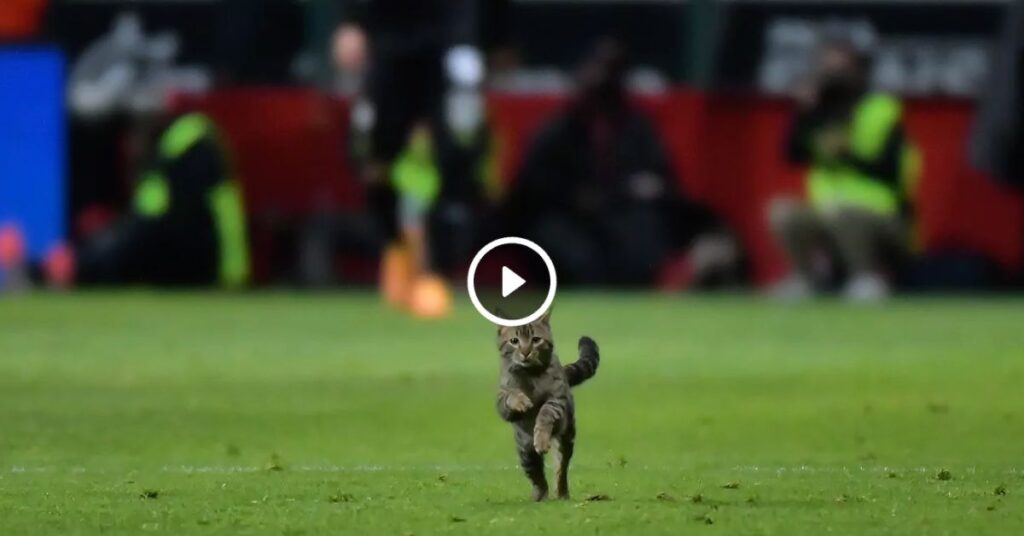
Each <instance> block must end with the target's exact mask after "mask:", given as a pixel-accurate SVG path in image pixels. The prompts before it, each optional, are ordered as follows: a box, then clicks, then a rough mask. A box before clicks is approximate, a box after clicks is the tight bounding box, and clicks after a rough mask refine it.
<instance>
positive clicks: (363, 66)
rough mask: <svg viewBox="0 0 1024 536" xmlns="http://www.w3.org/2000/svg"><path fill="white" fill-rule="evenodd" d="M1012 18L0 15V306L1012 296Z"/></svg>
mask: <svg viewBox="0 0 1024 536" xmlns="http://www.w3.org/2000/svg"><path fill="white" fill-rule="evenodd" d="M1020 11H1021V10H1020V8H1019V3H1018V2H1013V1H1007V0H972V1H945V0H918V1H908V0H893V1H884V0H871V1H856V0H853V1H818V2H812V1H769V0H760V1H758V0H735V1H725V0H721V1H715V0H690V1H683V0H619V1H616V0H590V1H588V0H505V1H491V0H480V1H476V2H474V1H462V0H460V1H451V2H430V1H423V2H416V1H410V0H405V1H402V0H377V1H357V0H348V1H346V0H189V1H181V0H178V1H171V0H130V1H129V0H4V1H3V2H0V265H2V270H0V274H2V275H0V280H2V282H0V285H3V286H4V288H6V289H8V290H11V289H22V288H27V287H30V286H40V285H48V286H53V287H58V288H70V287H75V286H91V285H103V286H111V285H114V286H116V285H135V284H147V285H175V286H178V285H187V286H210V287H215V286H220V287H230V288H239V287H266V286H291V287H312V288H329V287H336V286H371V285H377V284H380V285H381V288H382V291H383V292H384V293H385V296H386V297H387V298H388V299H389V300H391V301H393V302H394V303H396V304H398V305H403V306H408V307H409V308H410V309H411V310H412V311H413V312H414V313H417V314H419V315H422V316H442V315H444V314H445V311H446V310H447V308H448V307H450V305H449V304H448V302H449V301H450V293H451V292H452V291H451V290H450V289H449V286H450V284H449V283H448V281H460V280H461V278H463V277H464V274H465V271H466V266H467V265H468V262H469V259H470V258H471V257H472V254H473V253H474V252H475V250H476V248H478V247H479V246H480V245H482V244H484V243H486V242H487V241H489V240H490V239H493V238H496V237H498V236H503V235H508V234H517V235H522V236H526V237H529V238H532V239H534V240H535V241H537V242H538V243H540V244H541V245H542V246H544V247H545V248H546V249H548V251H549V252H550V253H551V255H552V256H553V257H554V258H555V262H556V265H557V266H558V269H559V272H560V274H559V279H560V281H561V282H563V284H565V285H570V286H571V285H576V286H587V287H633V288H659V289H662V290H664V291H667V292H678V291H685V290H697V289H744V290H745V291H750V292H768V293H770V294H772V295H774V296H777V297H779V298H780V299H798V298H802V297H806V296H810V295H813V294H815V293H818V292H821V293H828V292H838V293H842V295H844V296H846V297H848V298H850V299H857V300H876V299H881V298H884V297H886V296H888V295H890V294H891V293H892V292H899V291H904V290H905V291H950V290H954V291H993V290H999V291H1005V290H1010V289H1019V288H1020V286H1021V283H1022V282H1024V276H1022V274H1024V201H1022V198H1021V192H1020V190H1021V188H1022V187H1024V176H1022V175H1021V174H1020V171H1021V168H1020V167H1019V166H1018V165H1017V161H1018V160H1019V155H1020V154H1022V153H1021V152H1020V151H1019V150H1017V144H1018V143H1019V139H1020V136H1019V134H1018V131H1019V129H1020V119H1021V108H1020V106H1021V102H1020V98H1019V96H1020V88H1019V83H1018V80H1017V78H1018V75H1017V73H1018V72H1019V70H1020V66H1021V60H1020V55H1019V52H1020V36H1019V34H1020V30H1021V29H1022V28H1024V24H1022V21H1024V19H1022V18H1021V15H1020Z"/></svg>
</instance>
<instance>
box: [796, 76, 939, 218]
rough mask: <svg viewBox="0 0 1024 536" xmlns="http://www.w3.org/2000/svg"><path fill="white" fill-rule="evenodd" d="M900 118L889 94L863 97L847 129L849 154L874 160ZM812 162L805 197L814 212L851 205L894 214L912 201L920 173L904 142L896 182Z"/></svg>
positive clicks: (913, 150) (913, 154) (819, 160)
mask: <svg viewBox="0 0 1024 536" xmlns="http://www.w3.org/2000/svg"><path fill="white" fill-rule="evenodd" d="M902 119H903V106H902V104H900V102H899V101H898V100H897V99H895V98H893V97H890V96H888V95H882V94H873V95H868V96H867V97H865V98H864V99H862V100H861V102H860V103H859V104H858V105H857V107H856V109H855V110H854V112H853V116H852V118H851V121H850V124H849V126H848V127H847V128H848V132H847V136H848V140H849V150H850V153H851V154H852V155H853V156H855V157H857V158H859V159H861V160H868V161H871V160H875V159H877V158H878V157H879V156H880V155H881V153H882V151H883V150H885V143H886V141H887V140H888V139H889V135H890V134H891V133H892V130H893V129H894V128H896V126H897V125H898V124H899V123H900V122H901V121H902ZM823 160H824V159H822V158H815V164H813V165H812V166H811V169H810V174H809V176H808V181H807V196H808V198H809V199H810V202H811V204H812V205H813V206H814V207H816V208H819V209H824V208H828V207H832V206H837V205H840V206H843V205H845V206H855V207H859V208H864V209H867V210H870V211H873V212H876V213H879V214H896V213H898V212H899V210H900V208H901V206H902V205H903V202H904V200H905V199H908V198H910V197H913V191H914V189H915V188H916V183H917V179H918V176H919V175H920V171H921V156H920V153H919V152H918V150H917V148H916V147H914V146H913V144H911V143H909V142H908V143H905V144H904V147H903V150H902V155H901V157H900V160H901V161H900V171H899V173H900V176H899V177H898V181H897V184H892V183H891V182H887V181H885V180H882V179H881V178H879V177H872V176H869V175H865V174H864V173H862V172H861V171H860V170H858V169H856V168H854V167H853V166H851V165H849V164H846V163H834V162H824V161H823Z"/></svg>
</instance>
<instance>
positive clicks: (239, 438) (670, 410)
mask: <svg viewBox="0 0 1024 536" xmlns="http://www.w3.org/2000/svg"><path fill="white" fill-rule="evenodd" d="M554 327H555V333H556V337H557V341H558V344H560V345H561V347H562V348H564V349H565V351H564V352H563V357H566V358H567V357H569V356H565V355H564V354H571V353H572V352H570V351H569V349H570V348H574V347H575V340H576V338H577V337H578V336H579V335H581V334H583V333H586V334H589V335H592V336H593V337H594V338H595V339H597V341H598V342H599V343H600V344H601V348H602V353H603V360H602V364H601V369H600V371H599V373H598V375H597V377H596V378H595V379H594V380H592V382H591V383H588V384H587V385H585V386H583V387H581V388H579V389H578V390H577V394H576V396H577V406H578V419H579V430H580V431H579V442H578V446H577V457H576V458H575V460H574V470H573V472H572V484H573V492H574V497H573V499H572V500H571V501H569V502H560V501H549V502H547V503H543V504H539V505H538V504H533V503H530V502H529V501H528V500H527V497H528V494H529V486H528V484H527V481H526V479H525V478H523V477H522V475H521V474H520V472H519V470H518V469H517V468H516V467H515V463H516V456H515V454H514V449H513V444H512V438H511V433H510V430H509V428H508V425H506V424H505V423H502V422H501V421H500V420H499V419H498V417H497V416H496V414H495V412H494V409H493V396H494V388H495V383H496V376H497V365H496V360H497V357H496V355H495V350H494V348H493V339H492V336H493V328H492V327H491V326H490V325H489V324H487V323H486V322H485V321H483V320H482V319H480V318H479V317H478V316H477V315H476V314H475V313H474V312H473V311H472V310H471V308H470V307H469V306H468V304H466V303H461V304H460V307H459V310H458V313H457V315H456V317H455V318H454V319H452V320H450V321H446V322H441V323H435V324H426V323H419V322H415V321H412V320H410V319H407V318H405V317H403V316H401V315H399V314H397V313H394V312H391V311H388V310H386V309H384V308H382V307H380V306H379V305H378V304H377V302H376V299H375V297H374V296H372V295H368V294H335V295H318V296H301V295H298V296H297V295H288V294H257V295H247V296H226V295H215V294H214V295H189V294H165V295H162V294H148V293H125V294H114V295H108V294H83V295H70V296H55V295H39V296H30V297H24V298H6V299H4V300H0V534H42V533H55V534H76V533H81V534H98V533H104V534H110V533H127V534H137V533H143V532H148V531H152V532H158V533H165V534H218V533H259V534H321V533H332V534H343V533H348V534H408V533H411V534H416V535H423V534H435V533H444V532H453V533H461V534H474V535H475V534H482V533H507V534H518V535H532V534H560V535H561V534H575V533H580V534H598V533H600V534H615V533H630V534H633V533H662V534H680V533H705V532H706V533H709V534H710V533H719V534H780V535H793V534H821V533H824V532H827V531H831V532H835V533H846V534H872V533H899V534H942V533H951V534H953V533H956V534H986V533H988V534H991V533H1002V534H1014V533H1021V531H1022V530H1024V450H1022V446H1024V302H1021V301H1019V300H1017V301H1014V300H968V299H959V300H915V301H898V302H895V303H892V304H890V305H889V306H887V307H885V308H873V307H849V306H845V305H843V304H840V303H833V302H822V303H816V304H809V305H806V306H798V307H778V306H774V305H772V304H768V303H761V302H757V301H751V300H743V299H738V298H722V299H692V298H672V299H670V298H660V297H652V296H641V295H635V296H634V295H563V296H562V297H560V298H559V300H558V303H557V304H556V310H555V316H554ZM566 360H568V359H566ZM940 471H948V475H949V476H950V477H951V478H949V479H942V478H939V474H940ZM944 475H945V473H944ZM727 484H735V486H729V487H726V485H727ZM997 487H998V488H1000V490H1003V489H1005V495H1002V494H998V493H997V492H996V490H997ZM729 488H735V489H729ZM147 495H149V497H147ZM597 495H606V496H608V498H609V500H604V501H588V500H587V498H588V497H591V496H597Z"/></svg>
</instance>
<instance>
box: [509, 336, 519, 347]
mask: <svg viewBox="0 0 1024 536" xmlns="http://www.w3.org/2000/svg"><path fill="white" fill-rule="evenodd" d="M508 342H510V343H512V345H513V346H515V345H518V344H519V337H512V338H511V339H509V340H508Z"/></svg>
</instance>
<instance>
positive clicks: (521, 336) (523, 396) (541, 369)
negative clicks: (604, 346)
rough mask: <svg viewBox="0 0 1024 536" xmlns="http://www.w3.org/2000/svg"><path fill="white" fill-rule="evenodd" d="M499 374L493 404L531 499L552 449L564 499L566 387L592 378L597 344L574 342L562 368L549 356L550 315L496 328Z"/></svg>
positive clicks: (542, 492)
mask: <svg viewBox="0 0 1024 536" xmlns="http://www.w3.org/2000/svg"><path fill="white" fill-rule="evenodd" d="M498 348H499V350H500V353H501V374H500V378H499V385H498V396H497V400H496V406H497V410H498V415H500V416H501V418H502V419H503V420H505V421H507V422H509V423H511V424H512V428H513V431H514V436H515V442H516V450H517V452H518V453H519V463H520V465H521V466H522V468H523V471H524V472H525V473H526V477H527V478H528V479H529V480H530V483H531V484H532V485H533V499H534V500H536V501H540V500H543V499H545V498H546V497H547V495H548V483H547V478H546V477H545V474H544V454H545V453H547V452H548V451H549V450H551V449H554V451H555V465H556V468H555V476H556V490H557V493H558V497H559V498H563V499H564V498H568V497H569V462H570V461H571V460H572V455H573V450H574V449H575V445H576V418H575V402H574V400H573V396H572V391H571V390H570V387H572V386H574V385H579V384H580V383H582V382H584V381H586V380H587V379H589V378H591V377H593V376H594V374H595V373H596V372H597V365H598V362H599V361H600V357H599V354H598V348H597V344H596V343H595V342H594V341H593V340H592V339H591V338H589V337H582V338H581V339H580V342H579V359H578V360H577V361H576V362H575V363H573V364H571V365H569V366H567V367H562V365H561V363H560V362H559V361H558V356H557V355H556V354H555V345H554V338H553V337H552V334H551V324H550V313H549V314H547V315H545V316H544V317H543V318H541V319H540V320H538V321H536V322H534V323H532V324H527V325H524V326H519V327H514V328H507V327H500V328H498Z"/></svg>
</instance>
